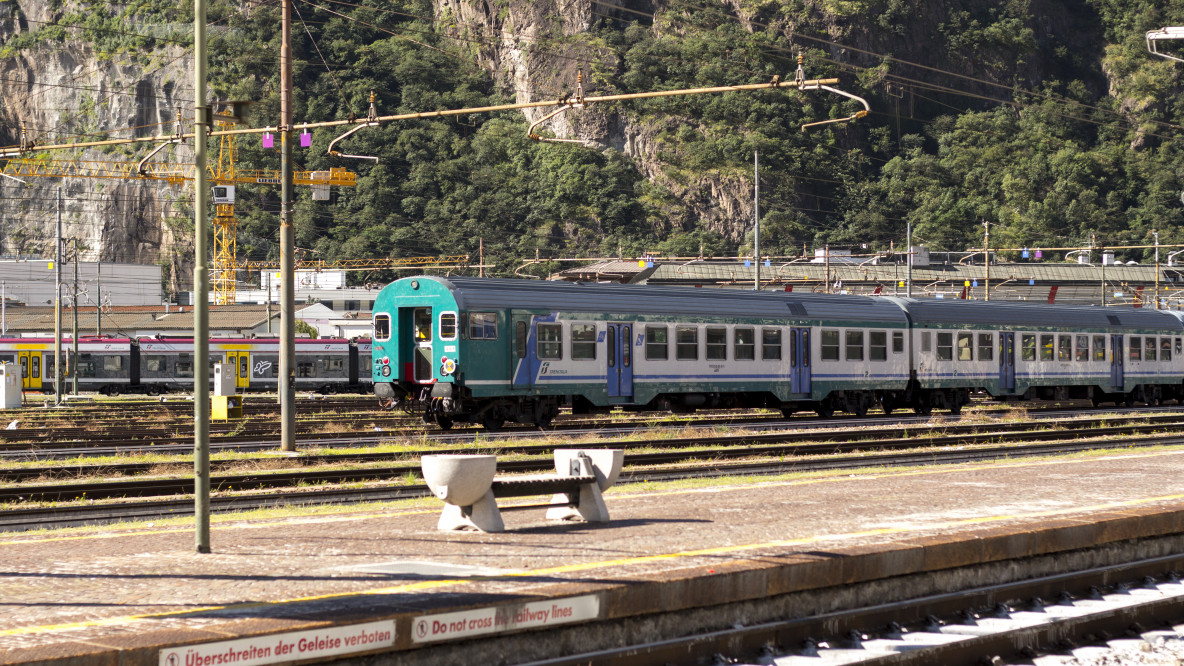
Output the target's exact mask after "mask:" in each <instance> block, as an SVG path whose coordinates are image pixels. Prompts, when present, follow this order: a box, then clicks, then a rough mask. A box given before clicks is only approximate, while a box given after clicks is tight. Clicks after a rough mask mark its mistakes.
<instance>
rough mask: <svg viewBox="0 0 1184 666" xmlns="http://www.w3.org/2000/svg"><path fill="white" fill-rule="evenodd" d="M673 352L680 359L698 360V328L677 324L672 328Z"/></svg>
mask: <svg viewBox="0 0 1184 666" xmlns="http://www.w3.org/2000/svg"><path fill="white" fill-rule="evenodd" d="M674 339H675V345H674V354H675V357H676V358H677V359H678V360H680V361H698V360H699V328H698V327H696V326H679V327H677V328H676V329H674Z"/></svg>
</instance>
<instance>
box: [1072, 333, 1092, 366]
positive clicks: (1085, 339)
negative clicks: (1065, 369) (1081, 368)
mask: <svg viewBox="0 0 1184 666" xmlns="http://www.w3.org/2000/svg"><path fill="white" fill-rule="evenodd" d="M1073 358H1074V360H1076V361H1088V360H1089V336H1088V335H1079V336H1077V348H1076V350H1075V352H1074V357H1073Z"/></svg>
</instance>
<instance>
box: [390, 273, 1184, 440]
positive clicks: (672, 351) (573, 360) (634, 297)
mask: <svg viewBox="0 0 1184 666" xmlns="http://www.w3.org/2000/svg"><path fill="white" fill-rule="evenodd" d="M1182 342H1184V315H1177V316H1172V315H1169V314H1166V313H1161V312H1156V311H1151V310H1131V309H1122V310H1106V309H1102V308H1089V307H1059V306H1058V307H1047V306H1035V305H1030V304H1017V303H1014V302H1003V303H1000V302H996V303H987V302H978V301H952V300H951V301H942V300H915V299H900V298H886V297H858V296H821V295H809V294H806V295H802V294H786V293H777V292H759V293H758V292H751V291H740V290H716V289H712V290H705V289H693V288H679V287H645V286H631V285H615V284H612V285H606V284H587V283H582V284H581V283H566V282H534V281H525V280H496V279H477V278H447V279H445V278H438V277H425V276H417V277H411V278H404V279H402V280H399V281H397V282H394V283H392V284H391V285H389V286H388V287H387V288H386V289H384V290H383V291H382V292H381V293H380V294H379V297H378V299H377V300H376V302H375V314H374V342H373V344H374V353H373V363H374V365H373V368H372V371H373V380H374V390H375V393H376V394H377V395H378V397H379V398H380V399H381V400H383V401H384V402H386V403H387V404H393V403H396V402H406V403H410V404H415V405H422V406H423V407H424V418H425V419H427V420H434V421H436V422H437V423H438V424H440V425H441V426H442V427H448V426H450V425H451V424H452V422H454V421H469V422H474V423H481V424H484V425H485V426H487V427H490V428H497V427H499V426H500V425H501V424H502V423H503V422H505V421H519V422H524V423H535V424H538V425H545V424H547V423H549V422H550V420H551V419H552V418H553V417H554V415H555V414H556V413H557V411H558V408H559V406H560V405H561V404H567V405H570V406H571V407H572V409H573V411H574V412H576V413H580V412H586V411H591V410H594V409H605V408H609V407H612V406H614V405H619V406H623V407H625V408H632V409H660V410H669V411H690V410H693V409H695V408H698V407H754V406H763V407H774V408H780V409H781V410H783V411H784V412H785V413H790V412H793V411H795V410H801V409H811V410H814V411H817V412H818V413H819V414H820V415H823V416H827V415H829V414H831V413H832V412H834V411H839V410H844V411H849V412H852V413H855V414H860V415H861V414H863V413H865V412H866V411H867V409H868V408H869V407H871V406H872V405H874V404H880V405H881V406H882V407H883V408H884V409H885V411H887V412H891V411H892V410H894V409H897V408H901V407H911V408H913V409H915V410H916V411H918V412H920V413H929V411H931V410H932V409H934V408H941V409H948V410H950V411H952V412H955V413H956V412H958V411H959V410H960V409H961V408H962V406H963V405H964V404H966V403H967V402H968V401H969V396H970V394H971V392H972V391H975V390H983V391H985V392H987V393H989V394H990V395H992V396H995V397H997V398H1000V399H1021V398H1054V399H1062V398H1087V399H1092V400H1093V401H1094V402H1095V404H1096V403H1098V402H1103V401H1113V402H1116V403H1125V404H1130V403H1132V402H1134V401H1142V402H1148V403H1156V402H1159V401H1161V400H1164V399H1177V400H1179V399H1181V398H1182V397H1184V386H1182V385H1181V381H1182V380H1181V378H1182V377H1184V354H1182V353H1181V352H1182V351H1184V350H1182V349H1181V344H1182Z"/></svg>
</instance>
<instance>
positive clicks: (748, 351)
mask: <svg viewBox="0 0 1184 666" xmlns="http://www.w3.org/2000/svg"><path fill="white" fill-rule="evenodd" d="M733 335H734V336H735V339H734V341H733V347H732V358H734V359H736V360H737V361H755V360H756V333H754V332H753V329H751V328H748V327H744V328H740V327H736V330H735V332H734V333H733Z"/></svg>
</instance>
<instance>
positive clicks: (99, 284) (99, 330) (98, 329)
mask: <svg viewBox="0 0 1184 666" xmlns="http://www.w3.org/2000/svg"><path fill="white" fill-rule="evenodd" d="M95 337H96V338H101V337H103V262H102V261H101V260H100V261H98V262H96V263H95Z"/></svg>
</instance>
